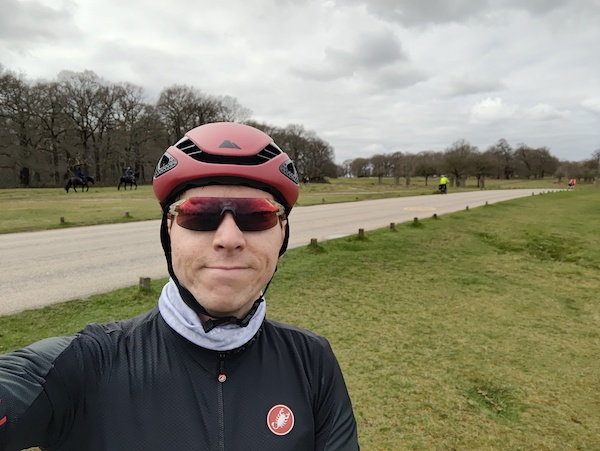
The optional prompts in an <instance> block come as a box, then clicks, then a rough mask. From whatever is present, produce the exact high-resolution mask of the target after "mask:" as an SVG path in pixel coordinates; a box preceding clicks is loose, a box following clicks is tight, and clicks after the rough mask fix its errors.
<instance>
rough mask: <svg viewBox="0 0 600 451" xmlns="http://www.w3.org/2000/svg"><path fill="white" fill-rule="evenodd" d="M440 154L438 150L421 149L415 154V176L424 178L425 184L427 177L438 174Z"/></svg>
mask: <svg viewBox="0 0 600 451" xmlns="http://www.w3.org/2000/svg"><path fill="white" fill-rule="evenodd" d="M441 161H442V155H441V153H439V152H433V151H423V152H419V153H418V154H416V155H415V170H414V174H415V176H419V177H424V178H425V186H427V183H428V179H429V177H433V176H434V175H439V174H440V172H441V171H440V169H439V167H440V164H441Z"/></svg>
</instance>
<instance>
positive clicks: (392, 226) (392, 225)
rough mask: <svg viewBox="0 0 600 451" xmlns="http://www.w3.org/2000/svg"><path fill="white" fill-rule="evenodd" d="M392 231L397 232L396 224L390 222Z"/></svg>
mask: <svg viewBox="0 0 600 451" xmlns="http://www.w3.org/2000/svg"><path fill="white" fill-rule="evenodd" d="M390 230H396V223H394V222H390Z"/></svg>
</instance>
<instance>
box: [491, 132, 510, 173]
mask: <svg viewBox="0 0 600 451" xmlns="http://www.w3.org/2000/svg"><path fill="white" fill-rule="evenodd" d="M488 151H489V152H490V153H491V155H492V156H493V157H494V159H495V160H496V162H497V165H498V168H499V174H498V178H500V174H501V175H502V177H503V178H505V179H506V180H508V179H510V178H512V177H513V176H514V174H515V153H514V151H513V149H512V147H511V146H510V144H508V142H506V140H505V139H504V138H502V139H500V140H499V141H498V142H497V143H496V144H494V145H493V146H490V147H489V148H488Z"/></svg>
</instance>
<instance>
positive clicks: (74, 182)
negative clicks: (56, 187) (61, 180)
mask: <svg viewBox="0 0 600 451" xmlns="http://www.w3.org/2000/svg"><path fill="white" fill-rule="evenodd" d="M88 182H89V183H91V184H92V185H93V184H94V183H96V181H95V180H94V177H90V176H89V175H84V176H83V180H81V179H80V178H78V177H71V178H70V179H69V181H68V182H67V185H66V186H65V190H66V191H67V193H68V192H69V189H70V188H71V187H73V191H75V192H77V187H78V186H81V192H83V188H85V190H86V191H89V190H90V186H89V185H88Z"/></svg>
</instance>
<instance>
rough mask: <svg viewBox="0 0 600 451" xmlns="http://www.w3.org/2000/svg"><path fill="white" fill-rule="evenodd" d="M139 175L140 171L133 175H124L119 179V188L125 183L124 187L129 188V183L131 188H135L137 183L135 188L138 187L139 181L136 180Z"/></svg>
mask: <svg viewBox="0 0 600 451" xmlns="http://www.w3.org/2000/svg"><path fill="white" fill-rule="evenodd" d="M137 175H138V173H137V172H136V173H135V174H134V175H133V176H131V177H129V176H127V175H124V176H122V177H121V179H120V180H119V185H118V186H117V189H118V190H120V189H121V185H123V188H124V189H127V185H129V189H133V187H134V185H135V189H137V183H136V181H135V179H136V177H137Z"/></svg>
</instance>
